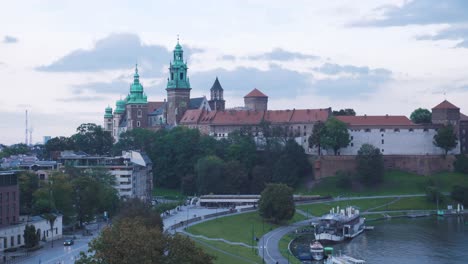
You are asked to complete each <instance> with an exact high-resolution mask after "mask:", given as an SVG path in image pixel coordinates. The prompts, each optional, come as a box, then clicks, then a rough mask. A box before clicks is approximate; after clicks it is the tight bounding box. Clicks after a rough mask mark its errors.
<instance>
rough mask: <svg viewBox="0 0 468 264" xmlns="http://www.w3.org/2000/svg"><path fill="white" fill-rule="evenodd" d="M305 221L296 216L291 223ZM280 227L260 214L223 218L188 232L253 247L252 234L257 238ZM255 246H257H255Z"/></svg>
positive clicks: (194, 227) (195, 227)
mask: <svg viewBox="0 0 468 264" xmlns="http://www.w3.org/2000/svg"><path fill="white" fill-rule="evenodd" d="M301 220H305V217H304V216H303V215H301V214H298V213H296V214H294V217H293V219H291V220H290V222H291V223H294V222H297V221H301ZM276 227H278V225H275V224H271V223H269V222H264V223H263V221H262V218H261V217H260V216H259V215H258V212H251V213H245V214H238V215H233V216H227V217H222V218H217V219H213V220H210V221H207V222H203V223H200V224H198V225H194V226H191V227H189V228H188V230H187V231H188V232H190V233H192V234H195V235H204V236H206V237H209V238H224V239H226V240H229V241H232V242H243V243H245V244H247V245H252V241H253V239H252V238H253V237H252V233H253V234H254V236H256V237H262V236H263V235H264V234H266V233H268V232H270V231H271V230H273V229H275V228H276ZM254 246H255V245H254Z"/></svg>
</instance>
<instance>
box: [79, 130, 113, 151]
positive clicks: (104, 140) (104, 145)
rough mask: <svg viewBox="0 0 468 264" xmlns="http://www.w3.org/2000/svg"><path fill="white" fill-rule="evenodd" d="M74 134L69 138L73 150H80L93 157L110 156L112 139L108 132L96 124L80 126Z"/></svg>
mask: <svg viewBox="0 0 468 264" xmlns="http://www.w3.org/2000/svg"><path fill="white" fill-rule="evenodd" d="M76 132H77V133H76V134H74V135H73V136H71V139H72V140H73V142H74V145H75V150H81V151H84V152H86V153H88V154H93V155H104V154H110V152H111V149H112V143H113V141H114V138H113V137H112V134H111V133H110V132H109V131H105V130H104V129H103V128H102V127H101V126H98V125H96V124H92V123H87V124H81V125H80V126H79V127H78V128H77V129H76Z"/></svg>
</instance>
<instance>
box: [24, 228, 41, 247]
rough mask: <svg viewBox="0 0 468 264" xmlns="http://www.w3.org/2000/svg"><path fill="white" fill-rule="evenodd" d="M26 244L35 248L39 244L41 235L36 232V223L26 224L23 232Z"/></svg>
mask: <svg viewBox="0 0 468 264" xmlns="http://www.w3.org/2000/svg"><path fill="white" fill-rule="evenodd" d="M23 238H24V246H25V247H26V248H33V247H35V246H37V245H39V236H38V235H37V233H36V227H35V226H34V225H26V226H25V227H24V232H23Z"/></svg>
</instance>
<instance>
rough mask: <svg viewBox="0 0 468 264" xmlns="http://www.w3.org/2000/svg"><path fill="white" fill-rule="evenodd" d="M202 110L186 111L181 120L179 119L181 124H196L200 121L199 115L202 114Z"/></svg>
mask: <svg viewBox="0 0 468 264" xmlns="http://www.w3.org/2000/svg"><path fill="white" fill-rule="evenodd" d="M202 112H203V110H202V109H193V110H187V111H185V113H184V116H182V119H180V123H181V124H196V123H198V120H199V119H200V115H201V114H202Z"/></svg>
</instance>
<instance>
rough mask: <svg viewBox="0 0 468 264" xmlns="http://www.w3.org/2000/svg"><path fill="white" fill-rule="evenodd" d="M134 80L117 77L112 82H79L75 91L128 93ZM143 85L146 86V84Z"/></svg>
mask: <svg viewBox="0 0 468 264" xmlns="http://www.w3.org/2000/svg"><path fill="white" fill-rule="evenodd" d="M132 81H133V80H131V79H128V81H125V80H119V79H116V80H113V81H112V82H91V83H85V84H77V85H73V93H74V94H81V93H82V92H83V91H84V90H88V91H92V92H96V93H100V94H116V93H121V94H127V93H128V91H129V89H130V88H129V87H130V85H131V84H132ZM143 87H145V86H144V84H143ZM145 88H146V87H145Z"/></svg>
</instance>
